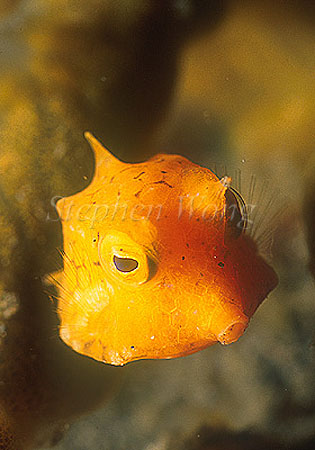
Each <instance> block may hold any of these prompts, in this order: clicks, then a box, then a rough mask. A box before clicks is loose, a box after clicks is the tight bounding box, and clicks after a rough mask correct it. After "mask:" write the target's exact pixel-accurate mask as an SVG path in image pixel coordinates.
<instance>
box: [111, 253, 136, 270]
mask: <svg viewBox="0 0 315 450" xmlns="http://www.w3.org/2000/svg"><path fill="white" fill-rule="evenodd" d="M114 264H115V267H116V269H117V270H119V272H124V273H128V272H133V271H134V270H136V269H137V267H138V266H139V263H138V261H137V260H136V259H133V258H121V257H119V256H116V255H114Z"/></svg>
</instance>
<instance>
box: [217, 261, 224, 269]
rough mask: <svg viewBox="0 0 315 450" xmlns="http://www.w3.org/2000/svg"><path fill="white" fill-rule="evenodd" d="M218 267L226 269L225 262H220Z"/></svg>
mask: <svg viewBox="0 0 315 450" xmlns="http://www.w3.org/2000/svg"><path fill="white" fill-rule="evenodd" d="M218 266H219V267H221V268H222V269H223V267H224V262H222V261H220V262H219V263H218Z"/></svg>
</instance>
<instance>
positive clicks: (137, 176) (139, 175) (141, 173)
mask: <svg viewBox="0 0 315 450" xmlns="http://www.w3.org/2000/svg"><path fill="white" fill-rule="evenodd" d="M144 173H145V172H140V173H139V174H138V175H136V176H135V177H133V179H134V180H137V179H138V178H139V177H141V175H143V174H144Z"/></svg>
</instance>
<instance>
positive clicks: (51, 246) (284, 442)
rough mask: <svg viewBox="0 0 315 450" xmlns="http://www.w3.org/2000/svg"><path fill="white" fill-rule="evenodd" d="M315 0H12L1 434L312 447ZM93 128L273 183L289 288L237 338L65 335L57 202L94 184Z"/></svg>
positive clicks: (207, 446)
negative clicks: (152, 355) (155, 356)
mask: <svg viewBox="0 0 315 450" xmlns="http://www.w3.org/2000/svg"><path fill="white" fill-rule="evenodd" d="M314 12H315V11H314V6H313V5H312V2H307V1H300V2H297V1H296V2H294V1H289V0H288V1H283V2H272V1H269V0H265V1H261V0H256V1H244V2H237V1H233V0H230V1H228V0H226V1H224V0H209V1H201V0H190V1H189V0H177V1H175V0H173V1H171V0H164V1H158V0H142V1H140V0H120V1H114V0H89V1H83V0H14V1H13V0H11V1H8V0H7V1H6V0H0V36H1V38H0V62H1V64H0V136H1V141H0V142H1V144H0V145H1V147H0V339H1V341H0V342H1V344H0V347H1V348H0V418H2V416H3V417H6V414H7V411H8V419H6V418H5V419H4V423H6V422H5V420H8V430H9V431H8V432H7V437H6V439H7V442H8V443H7V444H6V443H5V442H4V441H3V442H4V443H2V444H1V442H0V444H1V445H2V447H1V446H0V448H3V449H20V447H19V446H18V445H19V442H23V450H24V448H25V449H28V448H34V449H38V450H39V449H40V448H44V449H48V448H49V445H50V444H51V445H52V444H55V445H56V446H55V447H54V448H56V449H57V450H72V449H75V450H85V449H86V450H90V449H93V450H94V449H97V450H103V449H104V450H105V449H113V450H115V449H117V450H120V449H122V450H123V449H126V450H176V449H182V450H183V449H185V450H216V449H222V450H231V449H233V450H234V449H235V450H238V449H244V450H246V449H252V448H253V449H254V448H255V449H259V448H262V449H282V448H283V449H292V450H294V449H295V450H303V449H305V450H307V449H313V448H315V359H314V357H315V354H314V351H315V350H314V329H315V295H314V294H315V290H314V278H313V276H312V274H313V275H315V156H314V151H313V149H314V129H315V127H314V117H315V86H314V85H315V77H314V73H315V53H314V44H315V42H314V37H315V36H314V34H315V33H314V19H315V17H314V15H315V14H314ZM85 130H90V131H91V132H92V133H93V134H95V135H96V136H97V137H98V138H99V139H100V140H101V141H102V142H103V143H104V144H105V145H106V146H107V147H108V148H110V149H111V150H112V151H113V153H114V154H115V155H116V156H117V157H119V158H121V159H122V160H124V161H128V162H136V161H142V160H144V159H146V158H148V157H150V156H152V155H153V154H155V153H157V152H166V153H167V152H171V153H179V154H181V155H183V156H186V157H188V158H190V159H191V160H192V161H194V162H196V163H198V164H201V165H204V166H206V167H211V168H212V167H213V164H217V165H219V166H220V165H224V166H226V167H227V169H228V170H230V171H231V173H232V176H233V173H234V172H235V170H240V173H241V178H242V189H240V190H241V192H242V193H243V191H244V196H245V198H246V195H245V193H246V191H247V190H248V186H249V182H250V179H251V176H252V175H255V179H256V180H257V185H260V186H261V185H263V186H265V188H264V189H265V191H263V192H264V195H263V196H259V195H257V196H256V198H257V203H258V204H257V207H258V208H260V210H261V211H262V212H261V216H260V217H261V218H260V220H261V222H262V223H261V227H262V228H263V229H264V230H266V232H268V230H271V231H272V238H273V245H272V248H269V247H268V258H269V259H270V260H271V263H272V265H273V267H274V268H275V269H276V271H277V273H278V274H279V277H280V284H279V286H278V287H277V289H276V290H275V291H273V292H272V293H271V294H270V295H269V296H268V299H266V300H265V301H264V302H263V304H262V305H261V307H260V308H259V310H258V311H257V312H256V313H255V315H254V317H253V319H252V320H251V323H250V326H249V328H248V330H247V331H246V333H245V334H244V336H243V337H241V338H240V340H239V341H238V342H237V343H234V344H232V345H230V346H227V347H223V346H221V345H219V344H217V345H216V346H213V347H210V348H209V349H207V350H204V351H202V352H199V353H196V354H194V355H191V356H188V357H184V358H179V359H174V360H168V361H166V360H161V361H139V362H135V363H132V364H130V365H127V366H126V367H124V368H115V367H109V366H106V365H103V364H101V363H97V362H95V361H93V360H90V359H89V358H86V357H84V356H81V355H79V354H76V353H75V352H73V351H72V350H71V349H70V348H68V347H66V346H65V345H64V344H63V343H62V342H61V341H60V340H59V338H58V336H57V317H56V313H55V308H54V305H52V303H51V301H50V299H49V295H48V294H47V287H46V285H45V283H44V279H45V276H46V275H47V274H48V273H51V272H52V271H54V270H56V269H58V268H60V266H61V258H60V255H58V252H57V250H56V249H57V248H61V247H62V233H61V225H60V221H58V218H56V215H55V211H54V208H53V204H52V203H51V200H52V199H53V198H54V197H55V196H66V195H72V194H73V193H75V192H78V191H80V190H82V189H84V188H85V187H86V186H87V185H88V184H89V182H90V181H91V177H92V174H93V156H92V152H91V151H90V149H89V147H88V145H87V143H86V142H85V140H84V138H83V132H84V131H85ZM237 173H239V172H237ZM257 192H259V188H257ZM262 197H263V198H262ZM270 199H272V209H273V211H272V214H270V212H269V211H268V209H271V203H270V202H269V200H270ZM280 212H281V213H280ZM266 234H268V233H266ZM12 430H13V431H12ZM10 433H11V434H12V433H13V436H11V434H10ZM15 435H16V436H17V437H16V436H15ZM15 439H16V440H17V444H16V445H15V444H14V440H15ZM9 441H10V442H11V441H12V444H11V443H9ZM10 445H11V446H10ZM14 445H15V446H14Z"/></svg>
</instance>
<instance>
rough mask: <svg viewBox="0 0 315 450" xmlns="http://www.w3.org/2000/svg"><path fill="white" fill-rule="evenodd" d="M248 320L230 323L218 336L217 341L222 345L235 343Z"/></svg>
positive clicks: (242, 332)
mask: <svg viewBox="0 0 315 450" xmlns="http://www.w3.org/2000/svg"><path fill="white" fill-rule="evenodd" d="M247 326H248V320H236V321H234V322H232V323H230V324H229V325H228V326H227V327H226V328H225V329H224V330H223V331H222V332H221V333H220V334H219V335H218V336H217V339H218V341H219V342H220V344H222V345H228V344H232V343H233V342H236V341H237V340H238V339H239V338H240V337H241V336H242V335H243V334H244V331H245V330H246V328H247Z"/></svg>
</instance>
